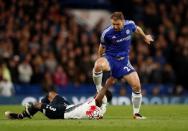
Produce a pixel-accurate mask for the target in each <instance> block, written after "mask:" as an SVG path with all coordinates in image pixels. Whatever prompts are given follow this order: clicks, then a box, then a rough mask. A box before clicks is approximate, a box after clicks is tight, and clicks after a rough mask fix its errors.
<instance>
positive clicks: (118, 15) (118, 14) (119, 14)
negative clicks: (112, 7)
mask: <svg viewBox="0 0 188 131" xmlns="http://www.w3.org/2000/svg"><path fill="white" fill-rule="evenodd" d="M110 18H111V19H113V20H124V19H125V17H124V15H123V13H122V12H114V13H112V15H111V17H110Z"/></svg>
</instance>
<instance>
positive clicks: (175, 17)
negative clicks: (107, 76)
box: [0, 0, 188, 94]
mask: <svg viewBox="0 0 188 131" xmlns="http://www.w3.org/2000/svg"><path fill="white" fill-rule="evenodd" d="M132 4H133V5H132V7H133V9H132V14H133V15H132V17H130V18H127V17H126V16H127V15H126V12H124V13H125V18H127V19H132V20H134V21H135V23H136V24H137V25H139V26H141V27H142V28H143V30H144V31H145V32H146V33H151V34H152V35H153V36H154V39H155V42H154V43H153V45H150V46H148V45H146V44H145V43H144V41H143V39H142V38H140V37H138V36H134V37H133V41H132V43H133V44H132V48H131V51H130V60H131V63H132V65H133V66H134V67H135V68H136V70H137V72H138V74H139V76H140V79H141V83H142V84H147V83H153V84H156V85H160V84H170V85H173V88H174V89H173V90H175V92H178V93H179V94H181V93H182V92H183V91H184V90H186V88H187V89H188V84H187V79H188V1H187V0H178V1H175V2H174V3H173V2H171V3H170V4H169V2H164V1H163V2H162V0H161V1H160V0H151V1H149V0H148V1H144V0H133V1H132ZM102 22H103V20H100V21H99V22H98V23H97V24H96V26H95V28H93V29H89V28H87V25H83V24H80V23H78V22H77V20H76V18H75V17H74V16H73V15H72V14H70V13H69V12H68V11H67V10H66V9H64V8H62V7H61V4H60V3H59V1H58V0H50V1H48V0H6V1H5V0H0V89H1V90H3V87H6V89H12V87H13V84H12V83H20V84H38V83H43V82H44V80H46V81H48V82H51V83H54V84H55V85H58V86H62V87H66V85H68V84H69V83H73V84H75V85H79V84H92V83H93V82H92V68H93V65H94V62H95V60H96V58H97V50H98V46H99V42H100V35H101V31H102V26H101V25H102ZM154 89H155V90H154V92H155V91H156V88H154ZM121 93H122V92H121Z"/></svg>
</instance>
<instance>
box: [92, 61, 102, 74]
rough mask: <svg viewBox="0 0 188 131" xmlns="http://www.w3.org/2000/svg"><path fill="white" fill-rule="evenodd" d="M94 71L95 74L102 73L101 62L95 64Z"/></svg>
mask: <svg viewBox="0 0 188 131" xmlns="http://www.w3.org/2000/svg"><path fill="white" fill-rule="evenodd" d="M94 71H95V72H100V71H102V62H96V63H95V66H94Z"/></svg>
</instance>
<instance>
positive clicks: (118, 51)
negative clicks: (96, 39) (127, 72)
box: [101, 20, 136, 57]
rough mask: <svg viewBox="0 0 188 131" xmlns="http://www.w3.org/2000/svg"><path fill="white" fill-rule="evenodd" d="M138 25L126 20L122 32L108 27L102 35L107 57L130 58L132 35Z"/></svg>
mask: <svg viewBox="0 0 188 131" xmlns="http://www.w3.org/2000/svg"><path fill="white" fill-rule="evenodd" d="M135 31H136V25H135V23H134V22H133V21H132V20H125V22H124V27H123V29H122V30H121V31H115V30H114V28H113V26H112V25H111V26H109V27H107V28H106V29H105V30H104V31H103V32H102V35H101V44H102V46H104V47H105V49H106V51H105V55H107V56H112V57H128V55H129V51H130V45H131V38H132V34H133V33H134V32H135Z"/></svg>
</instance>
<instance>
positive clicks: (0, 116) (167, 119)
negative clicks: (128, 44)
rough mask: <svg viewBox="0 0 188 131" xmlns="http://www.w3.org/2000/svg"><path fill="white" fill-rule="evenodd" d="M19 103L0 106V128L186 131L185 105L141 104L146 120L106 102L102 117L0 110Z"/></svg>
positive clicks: (8, 130)
mask: <svg viewBox="0 0 188 131" xmlns="http://www.w3.org/2000/svg"><path fill="white" fill-rule="evenodd" d="M6 110H10V111H16V112H19V111H22V110H23V107H22V106H0V131H188V105H163V106H162V105H160V106H159V105H152V106H146V105H143V106H142V110H141V111H142V114H144V115H145V116H147V119H146V120H133V119H132V116H131V112H132V107H131V106H109V107H108V110H107V113H106V115H105V117H104V119H102V120H49V119H47V118H46V117H45V116H43V115H42V114H41V113H38V114H37V115H36V116H34V117H33V119H25V120H7V119H6V118H5V117H4V112H5V111H6Z"/></svg>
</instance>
